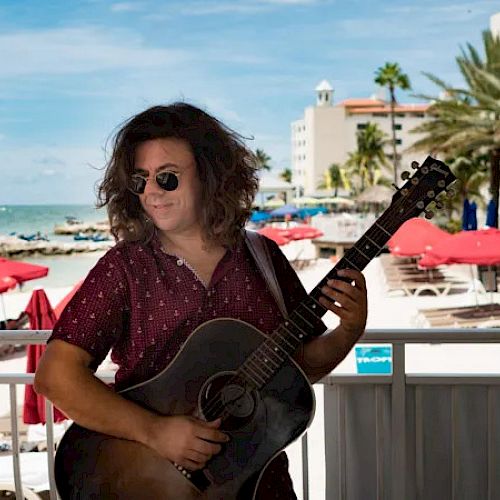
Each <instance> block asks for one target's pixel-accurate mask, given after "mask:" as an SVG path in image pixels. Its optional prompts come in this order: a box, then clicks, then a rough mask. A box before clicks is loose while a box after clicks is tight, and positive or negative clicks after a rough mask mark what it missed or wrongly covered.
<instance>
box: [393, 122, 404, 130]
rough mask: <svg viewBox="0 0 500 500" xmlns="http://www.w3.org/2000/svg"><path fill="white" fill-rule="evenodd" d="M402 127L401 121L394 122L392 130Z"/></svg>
mask: <svg viewBox="0 0 500 500" xmlns="http://www.w3.org/2000/svg"><path fill="white" fill-rule="evenodd" d="M402 128H403V125H401V123H395V124H394V130H401V129H402Z"/></svg>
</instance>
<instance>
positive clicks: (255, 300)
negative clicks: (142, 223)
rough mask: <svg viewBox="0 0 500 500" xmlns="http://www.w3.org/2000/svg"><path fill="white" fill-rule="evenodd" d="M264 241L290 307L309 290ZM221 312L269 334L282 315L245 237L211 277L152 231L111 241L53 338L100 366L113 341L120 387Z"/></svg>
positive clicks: (164, 361) (152, 370) (145, 376)
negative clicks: (206, 279)
mask: <svg viewBox="0 0 500 500" xmlns="http://www.w3.org/2000/svg"><path fill="white" fill-rule="evenodd" d="M265 243H266V245H267V247H268V249H269V251H270V255H271V260H272V262H273V266H274V268H275V272H276V276H277V278H278V281H279V283H280V287H281V289H282V293H283V297H284V299H285V303H286V306H287V310H288V311H289V312H291V311H292V310H293V309H294V308H295V307H296V306H297V305H298V304H299V303H300V302H301V301H302V300H303V299H305V298H306V296H307V293H306V291H305V289H304V287H303V286H302V284H301V282H300V280H299V279H298V277H297V275H296V273H295V271H294V270H293V269H292V267H291V266H290V263H289V262H288V260H287V259H286V257H285V256H284V255H283V253H282V252H281V251H280V250H279V248H278V246H277V245H276V244H275V243H274V242H273V241H271V240H269V239H267V238H266V239H265ZM217 317H226V318H228V317H229V318H235V319H240V320H243V321H246V322H248V323H250V324H251V325H253V326H255V327H256V328H258V329H259V330H260V331H262V332H263V333H264V334H270V333H271V332H273V331H274V330H275V329H276V328H277V327H278V326H279V324H280V323H281V322H282V321H283V317H282V315H281V313H280V310H279V307H278V306H277V304H276V302H275V300H274V298H273V296H272V295H271V293H270V292H269V290H268V289H267V286H266V283H265V281H264V279H263V277H262V276H261V274H260V272H259V271H258V268H257V266H256V264H255V262H254V260H253V258H252V256H251V254H250V252H249V250H248V248H247V247H246V245H245V244H244V243H241V244H239V245H237V246H236V247H235V248H233V249H231V250H227V251H226V254H225V255H224V257H223V258H222V259H221V260H220V262H219V263H218V265H217V266H216V268H215V271H214V273H213V276H212V279H211V281H210V283H209V284H207V285H205V284H204V283H202V282H201V280H200V279H199V278H198V276H197V275H196V271H195V270H194V269H192V268H191V267H190V266H189V264H188V263H187V262H186V261H185V260H184V259H182V258H179V257H177V256H175V255H169V254H166V253H165V252H164V251H163V250H162V247H161V244H160V242H159V240H158V239H157V238H156V237H153V238H152V239H151V240H150V242H148V243H140V242H120V243H118V244H117V245H115V246H114V247H113V248H112V249H110V250H109V251H108V252H107V253H106V254H105V255H104V256H103V257H102V258H101V259H100V260H99V261H98V263H97V264H96V266H95V267H94V268H93V269H92V270H91V271H90V273H89V274H88V276H87V278H86V279H85V280H84V282H83V284H82V286H81V287H80V289H79V290H78V291H77V293H76V294H75V295H74V297H73V298H72V300H71V301H70V303H69V304H68V306H67V307H66V308H65V310H64V311H63V313H62V315H61V317H60V319H59V321H58V322H57V323H56V325H55V327H54V330H53V333H52V336H51V337H50V339H49V341H50V340H53V339H61V340H64V341H66V342H69V343H71V344H74V345H77V346H79V347H81V348H83V349H85V350H86V351H87V352H89V353H90V355H91V356H92V357H93V364H92V368H94V369H95V368H97V366H98V365H99V364H100V363H101V362H102V361H103V360H104V358H105V357H106V355H107V353H108V352H109V350H110V349H111V359H112V361H113V362H114V363H116V364H117V365H118V370H117V373H116V376H115V384H116V385H115V388H116V390H121V389H124V388H126V387H130V386H132V385H135V384H138V383H141V382H144V381H147V380H149V379H150V378H152V377H154V376H155V375H157V374H158V373H159V372H161V371H162V370H163V369H164V368H165V367H166V366H167V365H168V363H169V362H170V361H171V360H172V359H173V358H174V357H175V355H176V354H177V352H178V351H179V349H180V348H181V347H182V345H183V344H184V342H185V341H186V340H187V338H188V337H189V335H190V334H191V332H192V331H193V330H194V329H196V327H198V326H199V325H201V324H202V323H204V322H206V321H208V320H211V319H214V318H217ZM290 484H291V482H290ZM280 491H281V492H283V490H280ZM281 498H287V497H286V496H285V497H281Z"/></svg>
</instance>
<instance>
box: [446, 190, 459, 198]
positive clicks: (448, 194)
mask: <svg viewBox="0 0 500 500" xmlns="http://www.w3.org/2000/svg"><path fill="white" fill-rule="evenodd" d="M456 194H457V193H456V192H455V190H454V189H453V188H451V189H447V190H446V196H447V197H448V198H453V197H454V196H455V195H456Z"/></svg>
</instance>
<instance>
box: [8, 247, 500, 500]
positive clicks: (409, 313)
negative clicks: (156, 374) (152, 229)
mask: <svg viewBox="0 0 500 500" xmlns="http://www.w3.org/2000/svg"><path fill="white" fill-rule="evenodd" d="M282 249H283V251H284V252H285V254H286V255H287V257H288V258H289V259H293V258H296V257H297V256H298V255H300V258H301V259H304V258H311V257H313V256H314V248H313V246H312V244H310V242H293V243H292V244H289V245H287V246H285V247H282ZM96 260H97V257H96ZM88 263H89V269H90V267H91V265H90V260H89V261H88ZM332 267H333V262H332V261H331V260H330V259H319V260H317V261H316V263H315V264H312V265H310V266H309V267H306V268H305V269H302V270H300V271H299V272H298V274H299V276H300V279H301V280H302V282H303V284H304V286H305V288H306V290H307V291H310V290H311V289H312V288H313V287H314V286H315V285H316V284H317V283H318V282H319V281H320V279H321V278H322V277H323V276H324V275H325V274H326V273H327V272H328V271H329V270H330V269H331V268H332ZM465 267H466V266H465ZM465 267H464V266H457V267H456V268H455V269H450V272H456V273H458V274H459V275H462V276H465V277H466V276H467V275H468V273H469V270H468V269H466V268H465ZM364 275H365V277H366V281H367V289H368V303H369V313H368V323H367V327H368V328H377V329H385V328H387V329H395V328H397V329H403V328H415V327H425V326H426V325H425V322H423V319H422V317H421V316H419V309H424V308H436V307H451V306H460V305H474V304H475V303H476V300H477V301H478V302H479V303H487V302H489V301H491V300H494V301H495V302H497V303H498V302H499V301H500V294H498V293H496V294H493V295H491V294H488V295H486V294H484V293H483V294H479V295H477V298H476V296H475V294H474V293H472V292H469V293H461V294H453V295H448V296H438V297H436V296H419V297H408V296H404V295H402V294H401V293H397V292H388V290H387V289H386V286H385V283H384V274H383V269H382V266H381V263H380V259H374V260H373V261H372V262H371V263H370V264H369V265H368V266H367V268H366V269H365V271H364ZM33 284H34V285H36V282H33ZM49 285H50V283H49ZM44 288H45V290H46V292H47V295H48V296H49V299H50V301H51V303H52V304H53V305H56V304H57V303H58V302H59V301H60V300H61V299H62V298H63V297H64V296H65V294H66V293H68V291H69V290H70V289H71V285H68V286H56V287H51V286H48V287H44ZM30 295H31V291H25V292H14V293H6V294H4V302H5V307H6V310H7V314H8V316H9V317H12V316H15V315H17V314H19V312H21V311H22V310H24V308H25V307H26V304H27V303H28V301H29V298H30ZM324 321H325V323H326V324H327V326H328V327H329V328H333V327H335V326H336V325H337V324H338V320H337V318H336V316H335V315H333V314H332V313H328V314H327V315H325V317H324ZM406 352H407V372H411V373H429V372H436V373H439V372H440V373H444V372H456V373H499V372H500V367H499V364H498V359H499V356H500V345H491V344H490V345H474V346H464V345H456V344H454V345H449V346H443V345H420V346H419V345H411V346H407V351H406ZM25 367H26V358H25V356H17V357H13V358H11V359H6V360H1V361H0V372H2V373H23V372H24V371H25ZM335 372H336V373H356V363H355V357H354V353H353V352H351V353H350V354H349V355H348V356H347V358H346V359H345V360H344V361H343V362H342V363H341V364H340V365H339V366H338V367H337V368H336V370H335ZM315 390H316V396H317V408H316V417H315V420H314V422H313V424H312V426H311V428H310V430H309V433H308V436H309V452H310V460H311V462H310V484H311V487H312V489H313V491H312V495H311V498H312V499H314V500H320V499H323V498H324V495H323V491H324V481H325V478H324V472H323V471H324V452H323V391H322V386H320V385H318V386H316V387H315ZM17 392H18V397H19V399H18V402H19V403H22V400H23V399H22V398H23V393H24V388H23V387H18V389H17ZM8 412H9V396H8V387H7V386H0V416H5V415H6V414H8ZM288 451H289V458H290V467H291V472H292V476H293V479H294V484H295V489H296V491H297V492H298V493H299V498H301V496H300V494H301V488H302V485H301V477H302V474H301V455H300V453H301V451H300V446H299V443H294V444H292V445H291V446H290V447H289V450H288Z"/></svg>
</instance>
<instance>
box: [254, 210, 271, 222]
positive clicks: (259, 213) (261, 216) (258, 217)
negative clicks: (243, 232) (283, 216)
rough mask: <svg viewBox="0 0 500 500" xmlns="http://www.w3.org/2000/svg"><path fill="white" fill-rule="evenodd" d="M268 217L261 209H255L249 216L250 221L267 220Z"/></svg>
mask: <svg viewBox="0 0 500 500" xmlns="http://www.w3.org/2000/svg"><path fill="white" fill-rule="evenodd" d="M270 218H271V216H270V215H269V214H268V213H267V212H262V211H259V210H255V211H254V212H253V213H252V216H251V217H250V220H251V221H252V222H263V221H265V220H268V219H270Z"/></svg>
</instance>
